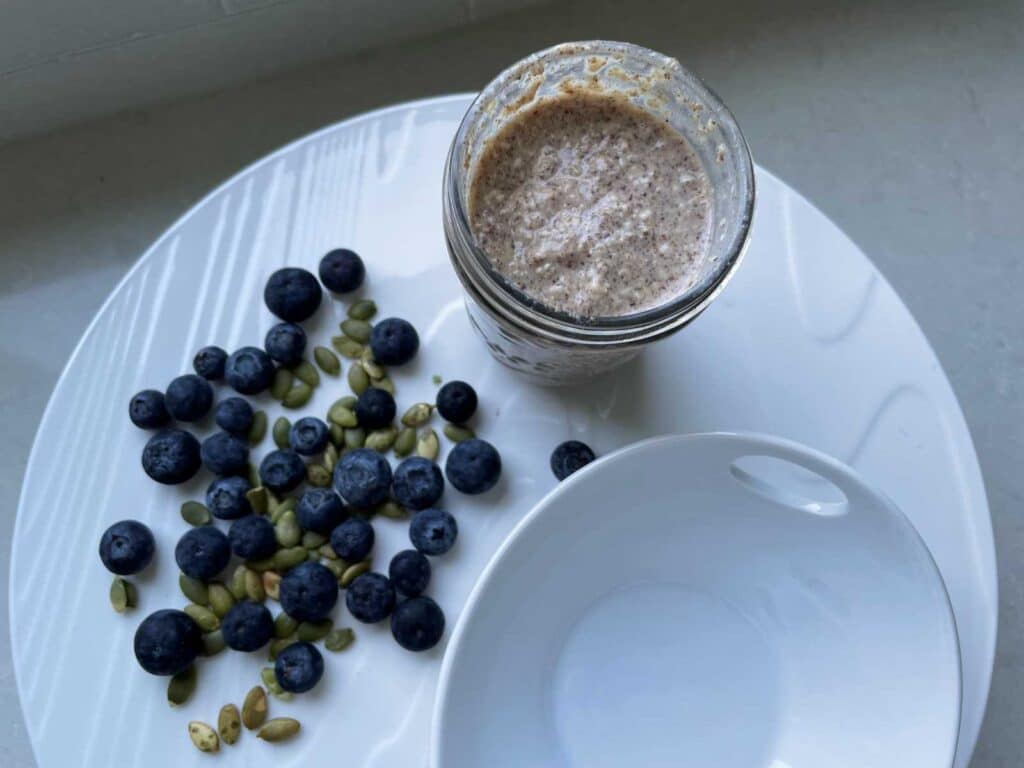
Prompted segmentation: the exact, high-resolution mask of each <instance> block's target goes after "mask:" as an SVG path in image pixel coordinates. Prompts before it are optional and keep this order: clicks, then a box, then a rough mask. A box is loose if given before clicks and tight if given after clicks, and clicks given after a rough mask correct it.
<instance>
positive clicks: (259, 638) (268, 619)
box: [220, 600, 274, 651]
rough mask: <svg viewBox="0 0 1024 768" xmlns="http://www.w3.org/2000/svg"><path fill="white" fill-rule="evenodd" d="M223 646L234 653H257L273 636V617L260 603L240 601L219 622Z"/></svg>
mask: <svg viewBox="0 0 1024 768" xmlns="http://www.w3.org/2000/svg"><path fill="white" fill-rule="evenodd" d="M220 631H221V634H222V635H224V644H225V645H226V646H227V647H228V648H231V649H233V650H236V651H258V650H259V649H260V648H262V647H263V646H264V645H266V644H267V643H269V642H270V638H271V637H273V636H274V617H273V616H271V615H270V611H269V610H267V607H266V606H265V605H263V604H262V603H256V602H253V601H252V600H242V601H240V602H237V603H235V604H234V605H232V606H231V608H229V609H228V612H227V615H226V616H225V617H224V618H223V619H221V620H220Z"/></svg>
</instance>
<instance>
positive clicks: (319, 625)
mask: <svg viewBox="0 0 1024 768" xmlns="http://www.w3.org/2000/svg"><path fill="white" fill-rule="evenodd" d="M333 628H334V622H332V621H331V620H330V619H324V620H323V621H304V622H302V623H301V624H299V628H298V629H297V630H296V632H295V636H296V637H298V638H299V640H302V641H303V642H305V643H315V642H316V641H317V640H323V639H324V638H325V637H327V633H328V632H330V631H331V630H332V629H333Z"/></svg>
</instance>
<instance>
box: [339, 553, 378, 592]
mask: <svg viewBox="0 0 1024 768" xmlns="http://www.w3.org/2000/svg"><path fill="white" fill-rule="evenodd" d="M371 565H372V564H371V563H370V561H369V560H363V562H361V563H355V564H354V565H350V566H349V567H348V568H346V569H345V572H344V573H342V574H341V578H340V579H338V583H339V584H341V587H342V589H344V588H346V587H348V585H349V584H351V583H352V582H353V581H355V580H356V577H357V576H362V575H363V574H364V573H366V572H367V571H368V570H370V566H371Z"/></svg>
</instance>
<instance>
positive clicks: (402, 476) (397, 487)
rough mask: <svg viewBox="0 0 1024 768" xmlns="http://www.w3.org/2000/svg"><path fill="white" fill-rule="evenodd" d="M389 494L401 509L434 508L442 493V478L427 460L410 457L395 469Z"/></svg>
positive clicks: (437, 468) (438, 468)
mask: <svg viewBox="0 0 1024 768" xmlns="http://www.w3.org/2000/svg"><path fill="white" fill-rule="evenodd" d="M391 493H392V494H393V495H394V497H395V501H397V502H398V503H399V504H401V505H402V506H403V507H407V508H408V509H426V508H427V507H432V506H434V505H435V504H436V503H437V502H438V500H439V499H440V498H441V494H443V493H444V476H443V475H442V474H441V469H440V467H438V466H437V465H436V464H435V463H434V462H432V461H430V460H429V459H424V458H423V457H422V456H410V457H409V458H408V459H405V460H404V461H403V462H402V463H401V464H399V465H398V466H397V467H396V468H395V479H394V482H393V483H392V485H391Z"/></svg>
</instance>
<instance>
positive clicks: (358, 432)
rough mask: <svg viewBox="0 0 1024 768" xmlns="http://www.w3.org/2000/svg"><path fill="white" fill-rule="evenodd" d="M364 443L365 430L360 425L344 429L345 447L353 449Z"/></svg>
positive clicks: (360, 446)
mask: <svg viewBox="0 0 1024 768" xmlns="http://www.w3.org/2000/svg"><path fill="white" fill-rule="evenodd" d="M364 445H366V430H365V429H363V428H362V427H349V428H348V429H346V430H345V447H346V448H347V449H349V450H350V451H351V450H355V449H356V448H362V447H363V446H364Z"/></svg>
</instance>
